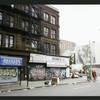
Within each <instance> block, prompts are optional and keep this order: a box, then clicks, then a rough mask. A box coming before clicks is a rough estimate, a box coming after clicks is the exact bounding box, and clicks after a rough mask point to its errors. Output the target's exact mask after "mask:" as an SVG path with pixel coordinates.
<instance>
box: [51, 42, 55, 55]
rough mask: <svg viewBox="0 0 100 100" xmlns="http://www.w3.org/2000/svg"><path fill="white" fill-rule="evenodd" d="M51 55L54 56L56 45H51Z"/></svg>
mask: <svg viewBox="0 0 100 100" xmlns="http://www.w3.org/2000/svg"><path fill="white" fill-rule="evenodd" d="M51 54H56V45H54V44H51Z"/></svg>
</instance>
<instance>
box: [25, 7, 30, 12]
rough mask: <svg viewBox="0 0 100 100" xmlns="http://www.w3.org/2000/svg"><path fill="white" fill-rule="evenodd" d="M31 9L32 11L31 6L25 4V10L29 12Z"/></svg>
mask: <svg viewBox="0 0 100 100" xmlns="http://www.w3.org/2000/svg"><path fill="white" fill-rule="evenodd" d="M29 11H30V9H29V6H28V5H26V6H25V12H26V13H29Z"/></svg>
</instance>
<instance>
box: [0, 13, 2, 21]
mask: <svg viewBox="0 0 100 100" xmlns="http://www.w3.org/2000/svg"><path fill="white" fill-rule="evenodd" d="M0 21H2V13H1V12H0Z"/></svg>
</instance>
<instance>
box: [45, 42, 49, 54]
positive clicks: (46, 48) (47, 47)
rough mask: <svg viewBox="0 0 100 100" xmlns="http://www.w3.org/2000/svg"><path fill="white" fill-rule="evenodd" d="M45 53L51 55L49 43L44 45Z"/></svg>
mask: <svg viewBox="0 0 100 100" xmlns="http://www.w3.org/2000/svg"><path fill="white" fill-rule="evenodd" d="M44 52H45V53H50V44H49V43H44Z"/></svg>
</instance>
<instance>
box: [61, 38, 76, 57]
mask: <svg viewBox="0 0 100 100" xmlns="http://www.w3.org/2000/svg"><path fill="white" fill-rule="evenodd" d="M75 46H76V44H75V43H74V42H71V41H66V40H60V55H62V56H70V54H71V53H72V52H74V50H75Z"/></svg>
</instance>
